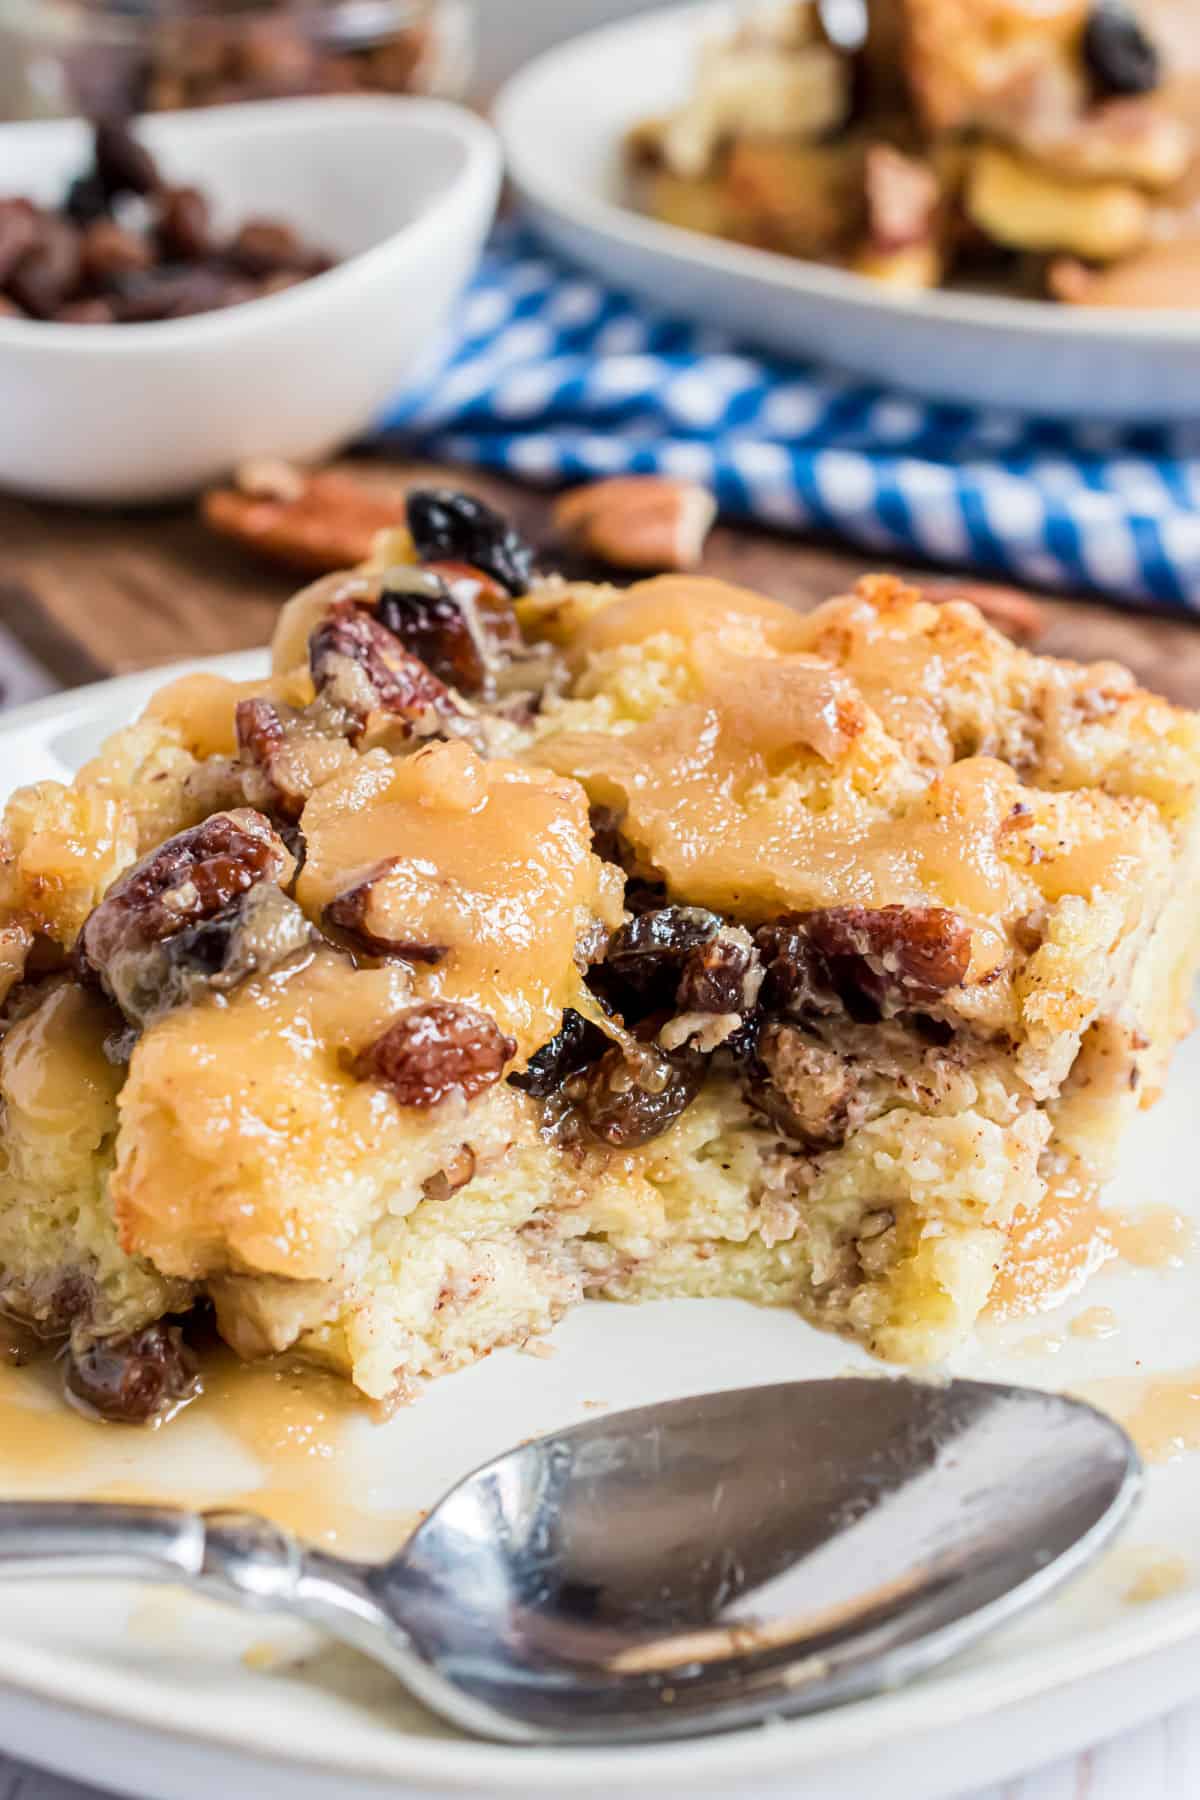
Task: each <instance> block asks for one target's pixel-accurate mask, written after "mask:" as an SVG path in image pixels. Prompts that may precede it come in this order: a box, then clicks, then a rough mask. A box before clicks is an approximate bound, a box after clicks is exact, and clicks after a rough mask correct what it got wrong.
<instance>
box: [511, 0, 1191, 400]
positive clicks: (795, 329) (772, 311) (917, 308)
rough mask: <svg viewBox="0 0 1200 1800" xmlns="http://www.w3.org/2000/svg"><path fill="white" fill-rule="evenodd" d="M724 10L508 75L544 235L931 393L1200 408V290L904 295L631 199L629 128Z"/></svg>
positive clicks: (640, 289) (654, 20) (646, 20)
mask: <svg viewBox="0 0 1200 1800" xmlns="http://www.w3.org/2000/svg"><path fill="white" fill-rule="evenodd" d="M729 12H730V9H729V7H728V6H727V5H723V4H722V5H712V4H709V3H707V0H705V3H704V4H701V5H698V6H697V5H686V6H673V7H669V8H666V9H664V10H661V11H656V12H651V13H648V14H646V15H645V16H643V17H640V18H637V19H632V20H629V21H626V22H623V23H620V24H617V25H610V26H607V27H604V28H603V29H601V30H599V31H593V32H588V33H586V34H585V35H584V36H582V37H578V38H576V39H574V40H573V41H571V42H569V43H566V44H563V45H560V46H559V47H558V48H556V49H553V50H549V51H547V52H546V53H545V54H543V55H542V56H540V57H538V58H536V59H535V61H533V62H532V63H530V64H529V65H528V66H527V67H526V68H525V69H523V70H521V71H520V72H519V73H518V74H517V75H515V76H514V77H513V78H512V79H511V80H510V81H509V82H508V83H507V85H506V86H505V87H504V88H503V89H502V91H501V93H500V95H499V97H498V99H497V102H496V105H495V108H494V117H495V120H496V123H497V126H498V128H499V131H500V136H501V140H502V142H503V145H504V151H505V155H506V158H507V163H508V169H509V173H510V175H511V177H512V180H513V183H514V185H515V187H516V190H517V193H518V194H519V196H520V198H521V200H522V202H523V204H524V207H525V210H526V212H527V213H528V215H529V217H530V218H531V220H532V221H533V223H534V225H535V226H536V227H537V229H538V230H539V231H540V232H541V233H542V234H543V235H544V236H545V237H546V238H547V239H548V240H549V241H550V243H552V244H553V245H555V246H556V247H557V248H559V249H561V250H563V251H565V252H566V253H567V254H568V255H569V256H571V257H573V258H575V259H576V260H578V261H579V262H581V263H584V264H586V265H587V267H589V268H590V269H593V270H595V271H596V273H598V274H599V275H601V276H602V277H603V279H604V280H605V281H607V282H608V283H610V284H611V285H612V286H614V287H621V288H625V289H627V290H629V291H632V292H635V293H639V294H642V295H644V296H646V297H647V298H648V299H649V300H651V301H652V302H653V303H654V305H655V306H657V307H659V308H660V309H663V310H665V311H668V312H673V313H676V314H678V315H680V316H690V317H694V318H698V319H702V320H705V321H707V322H709V323H712V324H715V325H719V326H722V327H724V328H725V329H726V330H728V331H729V332H730V333H732V334H733V335H734V336H736V337H738V338H741V339H743V340H744V341H745V342H747V343H753V344H761V345H763V346H765V347H766V348H768V349H772V350H776V351H780V352H782V353H783V354H784V355H787V356H793V357H800V358H810V357H811V358H816V359H818V360H819V361H821V362H824V363H829V364H833V365H835V366H840V367H843V368H845V369H849V370H851V371H853V372H855V373H858V374H862V375H867V376H871V377H874V378H876V379H877V380H879V381H881V382H883V383H885V384H887V385H889V386H893V387H897V388H903V389H907V390H910V391H912V392H913V393H917V394H922V395H925V396H928V397H929V398H932V399H937V400H948V401H959V402H964V403H967V404H970V405H978V404H983V405H988V406H1002V407H1005V408H1017V409H1018V410H1021V411H1026V412H1035V413H1039V414H1044V415H1047V416H1057V417H1069V416H1075V417H1079V418H1102V419H1141V420H1150V421H1160V420H1166V419H1176V418H1195V417H1196V416H1197V412H1198V411H1200V403H1198V402H1197V394H1198V393H1200V305H1198V306H1197V308H1196V310H1195V311H1194V312H1164V311H1154V312H1151V311H1133V310H1128V311H1126V310H1116V309H1101V308H1091V309H1088V308H1081V307H1067V306H1055V305H1051V304H1049V303H1046V302H1042V301H1032V300H1017V299H1006V298H1004V297H1001V296H989V295H985V294H960V293H940V292H934V293H923V294H915V295H905V294H898V293H892V292H889V291H888V290H886V289H884V288H881V287H880V286H879V285H878V284H876V283H873V282H870V281H867V280H865V279H864V278H863V277H861V276H858V275H853V274H850V273H848V272H846V271H844V270H840V269H833V268H826V267H824V266H822V265H821V264H819V263H811V262H803V261H800V260H798V259H796V258H793V257H786V256H780V255H777V254H775V253H774V252H771V251H766V250H752V249H748V248H745V247H743V246H741V245H738V244H731V243H725V242H722V241H719V240H717V239H715V238H710V237H704V236H702V235H701V234H700V233H698V232H693V231H684V230H682V229H680V228H679V227H677V226H673V225H663V224H660V223H658V222H657V221H656V220H654V219H650V218H646V217H644V216H642V215H640V214H638V213H637V212H635V211H633V210H632V208H631V207H630V206H629V205H628V204H627V203H626V182H625V171H624V168H623V163H622V151H621V142H622V137H623V134H624V132H625V131H626V130H627V128H628V127H629V126H630V125H632V124H633V123H634V122H635V121H636V120H638V119H641V118H644V117H647V116H651V115H654V114H656V113H663V112H667V111H669V110H670V109H671V108H672V107H673V106H675V105H677V104H678V103H679V102H680V101H681V100H682V99H683V98H684V96H685V95H686V93H687V91H688V87H689V83H690V81H691V72H692V67H693V62H694V57H695V50H696V45H697V43H698V41H699V40H700V38H701V37H702V36H703V35H704V34H706V33H708V32H711V31H716V30H719V29H720V28H721V26H722V24H723V22H725V21H726V20H727V19H728V17H729Z"/></svg>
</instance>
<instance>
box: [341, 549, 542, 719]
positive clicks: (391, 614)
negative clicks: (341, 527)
mask: <svg viewBox="0 0 1200 1800" xmlns="http://www.w3.org/2000/svg"><path fill="white" fill-rule="evenodd" d="M375 616H376V618H377V619H378V620H379V623H380V624H381V625H383V626H384V627H385V628H386V629H387V630H388V631H390V632H392V634H393V635H394V636H395V637H398V638H399V639H400V642H401V643H402V644H403V645H404V648H405V649H406V650H410V651H411V652H412V654H413V655H414V656H418V657H420V659H421V661H422V662H423V663H424V664H425V666H426V668H428V669H432V671H433V673H434V674H435V675H437V676H439V677H440V679H441V680H442V681H444V682H447V683H448V684H449V685H450V686H451V687H455V688H457V689H458V691H459V693H460V694H483V695H486V696H488V697H490V696H491V694H492V692H493V691H494V686H495V683H494V680H493V674H494V670H495V667H496V666H497V665H498V664H499V663H501V662H503V661H504V660H505V651H506V649H507V648H508V646H509V645H512V644H515V643H519V641H520V632H519V630H518V628H517V622H516V614H515V613H514V611H513V606H512V601H511V600H510V599H509V597H508V595H507V594H506V593H505V592H504V590H503V589H502V588H500V587H499V585H498V584H497V583H495V582H493V581H492V580H490V578H489V577H487V576H485V575H481V574H479V573H477V572H476V571H475V570H473V569H470V568H467V567H466V566H465V565H463V566H462V567H458V566H456V565H455V564H453V563H443V564H442V565H441V566H440V567H439V568H436V569H435V568H432V567H431V568H428V569H417V568H411V569H409V568H401V569H393V570H389V572H388V573H387V575H385V576H384V581H383V592H382V593H381V595H380V597H379V602H378V605H377V606H376V609H375Z"/></svg>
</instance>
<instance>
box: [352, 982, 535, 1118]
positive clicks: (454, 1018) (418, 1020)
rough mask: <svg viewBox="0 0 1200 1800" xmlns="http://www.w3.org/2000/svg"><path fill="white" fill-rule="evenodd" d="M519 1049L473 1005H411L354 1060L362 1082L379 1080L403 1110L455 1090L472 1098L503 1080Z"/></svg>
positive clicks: (436, 1002)
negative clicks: (509, 1062) (505, 1068)
mask: <svg viewBox="0 0 1200 1800" xmlns="http://www.w3.org/2000/svg"><path fill="white" fill-rule="evenodd" d="M516 1049H517V1046H516V1044H515V1042H514V1041H513V1039H512V1038H510V1037H505V1035H504V1033H503V1032H502V1031H501V1030H500V1027H499V1026H498V1025H497V1024H496V1021H495V1020H494V1019H492V1018H489V1017H488V1015H487V1013H483V1012H478V1011H477V1010H476V1009H475V1008H474V1007H473V1006H462V1005H459V1004H457V1003H455V1002H454V1001H450V1000H430V1001H428V1002H426V1003H425V1004H424V1005H420V1006H410V1007H408V1008H407V1009H406V1011H404V1012H402V1013H401V1014H400V1016H399V1018H398V1019H395V1020H394V1021H393V1022H392V1024H391V1025H389V1026H388V1028H387V1030H386V1031H385V1032H384V1033H383V1035H382V1036H381V1037H378V1038H376V1039H375V1041H374V1043H372V1044H369V1045H368V1046H367V1048H366V1049H365V1050H363V1051H361V1052H360V1054H359V1055H358V1056H357V1057H356V1058H355V1061H354V1064H353V1068H354V1073H355V1074H356V1075H357V1076H358V1077H359V1079H360V1080H362V1081H378V1082H381V1083H382V1084H383V1086H384V1087H388V1088H390V1089H391V1090H392V1093H393V1094H394V1095H395V1097H396V1099H397V1100H398V1101H399V1102H400V1105H401V1106H420V1107H430V1106H436V1105H437V1104H438V1102H439V1101H440V1100H444V1099H445V1098H446V1096H447V1095H448V1094H452V1093H454V1092H455V1091H456V1090H457V1091H459V1092H461V1093H462V1094H463V1095H464V1097H465V1098H466V1099H468V1100H472V1099H474V1097H475V1095H476V1094H481V1093H482V1092H483V1090H484V1089H485V1088H488V1087H490V1086H491V1085H492V1083H493V1082H495V1081H498V1080H499V1079H500V1076H501V1073H502V1072H503V1069H504V1065H505V1063H506V1062H508V1061H509V1060H510V1058H511V1057H513V1056H515V1054H516Z"/></svg>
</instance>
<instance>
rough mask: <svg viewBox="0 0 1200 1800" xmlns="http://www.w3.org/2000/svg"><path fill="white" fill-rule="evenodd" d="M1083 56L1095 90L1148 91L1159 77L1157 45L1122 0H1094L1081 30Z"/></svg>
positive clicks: (1141, 92)
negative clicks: (1095, 0) (1094, 3)
mask: <svg viewBox="0 0 1200 1800" xmlns="http://www.w3.org/2000/svg"><path fill="white" fill-rule="evenodd" d="M1083 57H1084V61H1085V63H1086V64H1087V68H1088V73H1089V74H1090V75H1091V77H1092V82H1093V84H1094V86H1095V88H1096V90H1097V92H1098V93H1099V94H1102V95H1114V94H1148V93H1151V92H1152V91H1153V90H1154V89H1155V88H1156V87H1157V86H1158V84H1159V82H1160V80H1161V78H1162V66H1161V61H1160V58H1159V54H1158V51H1157V49H1156V48H1155V46H1154V44H1153V42H1152V41H1151V39H1150V38H1149V37H1148V36H1147V35H1146V32H1145V29H1144V28H1143V26H1142V25H1141V24H1140V23H1139V22H1138V20H1137V19H1136V18H1135V17H1134V15H1133V13H1132V12H1131V11H1130V10H1129V8H1128V7H1127V6H1125V5H1124V4H1123V3H1122V0H1097V4H1096V5H1095V6H1093V7H1092V10H1091V12H1090V14H1089V15H1088V21H1087V24H1086V26H1085V27H1084V33H1083Z"/></svg>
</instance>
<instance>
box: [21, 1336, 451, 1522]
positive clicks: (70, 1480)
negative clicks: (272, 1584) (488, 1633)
mask: <svg viewBox="0 0 1200 1800" xmlns="http://www.w3.org/2000/svg"><path fill="white" fill-rule="evenodd" d="M366 1417H367V1414H366V1409H365V1407H364V1406H363V1405H362V1403H361V1402H360V1401H359V1400H358V1399H357V1398H356V1397H355V1394H354V1390H353V1389H352V1388H351V1387H350V1385H349V1383H347V1382H345V1381H343V1380H340V1379H339V1378H338V1377H337V1376H334V1375H328V1374H324V1373H322V1372H321V1371H319V1370H314V1369H310V1368H303V1367H299V1366H296V1365H292V1364H289V1363H287V1362H284V1361H275V1360H273V1361H269V1362H263V1363H241V1362H239V1361H238V1360H237V1358H236V1357H235V1356H234V1355H233V1353H232V1352H231V1351H227V1350H224V1349H221V1350H217V1351H215V1352H211V1353H209V1354H208V1355H206V1357H205V1359H204V1391H203V1393H202V1394H201V1395H200V1396H199V1398H198V1399H196V1400H194V1401H192V1403H191V1404H190V1405H189V1406H188V1407H186V1408H185V1409H184V1411H183V1412H182V1413H180V1414H178V1415H177V1416H176V1417H175V1418H174V1419H172V1420H171V1421H170V1423H169V1424H168V1425H167V1426H166V1427H165V1429H161V1430H157V1431H154V1430H146V1429H144V1428H141V1427H136V1426H122V1425H105V1424H102V1423H99V1422H97V1421H94V1420H91V1419H87V1418H84V1417H82V1416H81V1415H80V1414H78V1413H77V1412H75V1411H73V1410H72V1409H71V1407H70V1406H69V1405H68V1404H67V1403H66V1402H65V1401H64V1400H63V1398H62V1395H61V1392H60V1389H59V1385H58V1381H57V1372H56V1371H55V1369H54V1366H53V1365H52V1364H40V1365H38V1366H36V1367H34V1368H28V1369H12V1368H9V1369H0V1441H3V1444H4V1451H5V1454H4V1462H3V1468H2V1469H0V1493H3V1494H4V1495H5V1496H13V1497H16V1496H19V1497H22V1498H26V1497H29V1498H32V1497H34V1496H38V1497H41V1498H45V1499H53V1498H67V1497H69V1498H71V1499H83V1498H89V1499H96V1500H128V1501H136V1502H149V1503H157V1504H168V1505H180V1506H188V1507H205V1506H221V1507H245V1508H247V1509H248V1510H250V1511H253V1512H258V1513H262V1514H264V1515H265V1516H266V1517H267V1518H270V1519H273V1520H274V1521H275V1522H276V1523H277V1524H279V1525H283V1526H285V1527H286V1528H287V1529H288V1530H291V1531H294V1532H296V1534H297V1535H298V1536H299V1537H301V1538H302V1539H304V1541H305V1542H306V1543H311V1544H314V1545H317V1546H319V1547H320V1548H322V1549H327V1550H336V1551H338V1552H340V1553H341V1554H343V1555H347V1556H358V1557H364V1558H380V1557H383V1556H386V1555H388V1554H390V1553H391V1552H392V1551H394V1550H396V1549H398V1548H399V1546H400V1545H401V1544H402V1543H403V1541H404V1539H405V1538H406V1537H407V1536H408V1535H409V1533H410V1532H411V1531H412V1530H413V1529H414V1527H415V1526H416V1525H417V1524H418V1523H419V1522H420V1519H421V1516H422V1515H421V1514H420V1513H419V1512H416V1511H413V1510H412V1509H405V1510H403V1511H399V1510H398V1511H395V1512H392V1513H383V1512H379V1513H377V1512H371V1511H368V1510H366V1509H365V1508H364V1507H362V1506H360V1505H359V1504H357V1502H356V1499H355V1497H354V1486H355V1484H354V1483H352V1481H351V1479H350V1476H349V1472H348V1469H347V1466H346V1465H347V1462H348V1460H349V1446H348V1440H349V1436H350V1433H351V1429H352V1427H353V1425H354V1423H355V1422H356V1421H361V1420H363V1419H365V1418H366ZM214 1427H216V1428H217V1430H218V1432H219V1433H220V1438H223V1439H225V1440H226V1443H227V1446H228V1448H226V1449H224V1455H225V1459H226V1460H227V1461H228V1460H231V1459H230V1456H229V1452H230V1451H232V1452H233V1453H234V1456H235V1458H236V1465H237V1466H238V1467H239V1468H243V1469H244V1468H246V1467H247V1465H249V1466H250V1468H251V1469H253V1470H256V1471H257V1479H255V1478H254V1477H253V1476H251V1478H250V1479H249V1480H248V1481H247V1483H246V1485H245V1486H244V1487H241V1488H237V1489H236V1490H235V1489H231V1488H230V1487H228V1486H226V1487H222V1488H218V1487H216V1486H214V1487H212V1488H211V1489H210V1488H207V1487H206V1486H205V1485H204V1480H203V1475H202V1474H201V1475H200V1476H199V1478H197V1477H196V1474H195V1471H196V1469H197V1465H199V1466H200V1467H201V1468H203V1465H204V1461H205V1459H206V1457H208V1456H211V1458H212V1459H213V1460H214V1461H215V1463H216V1465H217V1470H216V1474H215V1477H214V1479H215V1480H219V1479H220V1469H219V1465H220V1462H221V1460H222V1454H223V1447H222V1446H221V1445H220V1439H218V1444H217V1447H215V1448H212V1447H211V1445H212V1440H211V1433H212V1430H213V1428H214ZM206 1443H207V1444H208V1445H209V1446H210V1448H209V1449H207V1450H206ZM185 1465H186V1466H187V1467H188V1468H189V1469H190V1471H191V1479H190V1480H188V1481H187V1482H186V1483H184V1482H181V1479H180V1477H179V1474H178V1473H177V1472H176V1473H173V1471H174V1470H177V1469H178V1468H180V1467H183V1466H185Z"/></svg>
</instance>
